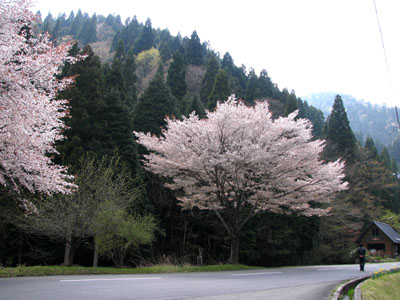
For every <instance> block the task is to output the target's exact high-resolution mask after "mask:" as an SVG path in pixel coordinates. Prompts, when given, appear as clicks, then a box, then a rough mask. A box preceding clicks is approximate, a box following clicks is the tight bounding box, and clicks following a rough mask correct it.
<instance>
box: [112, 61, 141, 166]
mask: <svg viewBox="0 0 400 300" xmlns="http://www.w3.org/2000/svg"><path fill="white" fill-rule="evenodd" d="M105 80H106V90H105V93H104V99H105V103H106V106H107V111H106V114H105V120H106V122H107V125H108V126H107V128H108V130H109V134H110V136H111V137H112V139H113V142H114V147H115V149H116V150H117V151H118V152H119V154H120V155H121V158H122V160H123V161H124V162H126V163H127V164H128V166H129V167H130V168H131V170H132V171H135V170H136V169H137V168H138V157H137V147H136V143H135V141H134V139H133V134H132V131H133V118H132V117H133V116H132V113H131V111H130V109H129V105H128V99H127V94H126V89H125V81H124V77H123V75H122V66H121V63H120V61H119V59H117V58H114V61H113V63H112V65H111V68H110V69H109V70H108V71H107V74H106V78H105ZM110 150H114V149H110Z"/></svg>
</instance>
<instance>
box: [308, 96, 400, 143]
mask: <svg viewBox="0 0 400 300" xmlns="http://www.w3.org/2000/svg"><path fill="white" fill-rule="evenodd" d="M338 94H339V95H340V96H341V97H342V100H343V104H344V107H345V108H346V112H347V117H348V119H349V121H350V126H351V128H352V130H353V131H354V133H355V135H356V137H357V139H358V140H359V141H360V142H362V143H363V142H364V141H365V139H366V138H367V137H368V136H370V137H372V138H373V139H374V141H375V143H376V144H377V146H378V148H381V147H382V145H383V146H386V147H388V146H390V145H391V144H392V143H393V142H394V141H395V139H396V137H397V136H398V135H399V133H398V129H397V128H396V116H395V111H394V108H393V107H388V106H384V105H377V104H371V103H369V102H366V101H364V100H359V99H356V98H354V97H353V96H350V95H345V94H340V93H332V92H327V93H314V94H310V95H306V96H304V97H301V98H302V99H303V100H306V101H307V102H308V104H310V105H312V106H314V107H316V108H317V109H320V110H321V111H322V112H323V113H324V116H325V117H327V116H328V115H329V114H330V113H331V109H332V105H333V101H334V100H335V96H336V95H338Z"/></svg>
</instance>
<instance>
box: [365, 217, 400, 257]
mask: <svg viewBox="0 0 400 300" xmlns="http://www.w3.org/2000/svg"><path fill="white" fill-rule="evenodd" d="M357 242H358V243H360V244H363V245H364V247H365V248H367V250H368V251H369V252H370V253H371V254H373V253H376V254H377V255H379V256H390V257H396V256H398V255H399V253H400V234H399V233H398V232H397V231H395V230H394V229H393V228H392V226H390V225H389V224H385V223H382V222H378V221H373V222H371V224H370V225H369V226H368V227H367V228H366V229H365V230H364V231H363V232H362V233H361V235H360V237H359V238H358V240H357Z"/></svg>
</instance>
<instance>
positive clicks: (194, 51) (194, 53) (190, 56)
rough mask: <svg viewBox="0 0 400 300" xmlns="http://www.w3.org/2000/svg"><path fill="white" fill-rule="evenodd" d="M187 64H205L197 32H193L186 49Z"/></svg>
mask: <svg viewBox="0 0 400 300" xmlns="http://www.w3.org/2000/svg"><path fill="white" fill-rule="evenodd" d="M186 63H187V64H188V65H202V64H203V48H202V46H201V43H200V38H199V36H198V35H197V32H196V31H193V33H192V35H191V37H190V40H189V42H188V45H187V49H186Z"/></svg>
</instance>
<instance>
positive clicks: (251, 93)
mask: <svg viewBox="0 0 400 300" xmlns="http://www.w3.org/2000/svg"><path fill="white" fill-rule="evenodd" d="M258 95H259V90H258V78H257V75H256V73H255V72H254V69H250V74H249V80H248V81H247V89H246V97H245V98H244V100H245V101H246V102H247V103H249V104H254V100H256V99H257V98H258Z"/></svg>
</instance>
